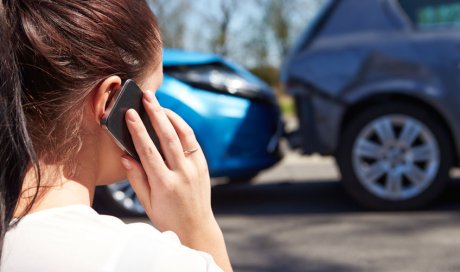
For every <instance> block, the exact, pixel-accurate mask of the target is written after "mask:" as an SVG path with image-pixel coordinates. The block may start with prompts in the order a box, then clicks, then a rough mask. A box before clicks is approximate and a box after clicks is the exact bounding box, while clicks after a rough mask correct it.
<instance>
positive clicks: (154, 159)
mask: <svg viewBox="0 0 460 272" xmlns="http://www.w3.org/2000/svg"><path fill="white" fill-rule="evenodd" d="M126 124H127V126H128V130H129V133H130V134H131V138H132V139H133V143H134V147H135V148H136V151H137V153H138V155H139V158H140V159H141V162H142V165H143V167H144V170H145V172H147V174H148V175H149V176H156V175H161V174H162V173H164V172H166V171H168V168H167V167H166V165H165V163H164V161H163V158H162V157H161V155H160V152H159V151H158V149H157V148H156V146H155V144H154V143H153V141H152V139H151V138H150V136H149V134H148V132H147V129H146V128H145V126H144V123H142V119H141V118H140V116H139V114H138V113H137V112H136V111H135V110H132V109H130V110H128V111H127V112H126Z"/></svg>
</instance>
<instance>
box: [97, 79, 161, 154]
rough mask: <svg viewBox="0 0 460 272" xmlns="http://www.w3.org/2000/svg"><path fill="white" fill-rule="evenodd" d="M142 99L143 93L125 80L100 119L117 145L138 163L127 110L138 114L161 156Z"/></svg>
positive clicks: (134, 84)
mask: <svg viewBox="0 0 460 272" xmlns="http://www.w3.org/2000/svg"><path fill="white" fill-rule="evenodd" d="M142 97H143V92H142V90H141V89H140V88H139V86H138V85H137V84H136V82H135V81H134V80H132V79H129V80H127V81H126V82H125V83H124V84H123V86H122V87H121V89H120V91H119V93H118V94H116V95H115V97H114V99H113V100H112V102H111V103H110V105H109V106H108V107H107V110H106V114H105V115H104V116H103V117H102V118H101V125H102V126H103V127H104V128H106V129H107V131H108V132H109V134H110V135H111V136H112V137H113V138H114V140H115V142H116V143H117V145H118V146H119V147H120V148H121V149H122V150H124V151H125V152H126V153H128V154H129V155H130V156H131V157H133V158H134V159H135V160H137V161H139V162H140V159H139V155H138V154H137V152H136V148H135V147H134V143H133V140H132V138H131V134H130V133H129V130H128V127H127V125H126V120H125V115H126V112H127V111H128V110H129V109H134V110H136V111H137V112H138V113H139V116H140V117H141V119H142V122H143V123H144V126H145V128H146V129H147V132H148V134H149V136H150V138H151V139H152V141H153V143H154V144H155V146H156V147H157V148H158V150H159V151H160V154H161V149H160V143H159V140H158V137H157V135H156V133H155V130H154V129H153V127H152V123H151V122H150V119H149V117H148V115H147V112H146V111H145V108H144V104H143V103H142Z"/></svg>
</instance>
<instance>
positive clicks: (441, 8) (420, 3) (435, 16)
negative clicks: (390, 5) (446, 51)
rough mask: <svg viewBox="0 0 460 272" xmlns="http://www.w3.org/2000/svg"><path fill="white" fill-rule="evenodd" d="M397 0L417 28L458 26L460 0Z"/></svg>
mask: <svg viewBox="0 0 460 272" xmlns="http://www.w3.org/2000/svg"><path fill="white" fill-rule="evenodd" d="M399 2H400V4H401V7H402V9H403V10H404V12H406V14H407V16H408V17H409V19H410V20H411V21H412V22H413V23H414V25H415V26H416V27H417V28H420V29H437V28H460V0H400V1H399Z"/></svg>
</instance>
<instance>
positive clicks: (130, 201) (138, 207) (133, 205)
mask: <svg viewBox="0 0 460 272" xmlns="http://www.w3.org/2000/svg"><path fill="white" fill-rule="evenodd" d="M107 188H108V189H109V193H110V195H111V196H112V198H113V199H114V200H115V202H117V203H118V204H119V205H120V206H121V207H123V208H125V209H126V210H128V211H130V212H132V213H136V214H144V213H145V210H144V207H142V204H141V203H140V202H139V199H138V198H137V196H136V193H135V192H134V190H133V188H132V187H131V184H129V181H127V180H124V181H121V182H118V183H115V184H111V185H108V186H107Z"/></svg>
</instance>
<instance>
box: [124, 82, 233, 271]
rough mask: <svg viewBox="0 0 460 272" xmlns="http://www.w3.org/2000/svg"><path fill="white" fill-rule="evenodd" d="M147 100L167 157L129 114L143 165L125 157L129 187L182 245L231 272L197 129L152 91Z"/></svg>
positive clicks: (131, 112) (154, 220)
mask: <svg viewBox="0 0 460 272" xmlns="http://www.w3.org/2000/svg"><path fill="white" fill-rule="evenodd" d="M143 102H144V107H145V109H146V111H147V113H148V115H149V118H150V120H151V122H152V126H153V128H154V129H155V132H156V133H157V136H158V138H159V140H160V144H161V149H162V152H163V156H164V158H163V157H162V156H161V155H160V152H159V151H158V149H157V148H156V147H155V145H154V143H153V141H152V140H151V139H150V137H149V135H148V133H147V130H146V129H145V126H144V125H143V123H142V120H141V119H140V117H139V115H138V114H137V112H136V111H134V110H129V111H128V112H127V113H126V123H127V125H128V129H129V131H130V133H131V136H132V138H133V142H134V145H135V147H136V150H137V153H138V154H139V157H140V159H141V162H142V165H141V164H139V163H138V162H136V161H135V160H134V159H132V158H130V157H128V156H124V157H122V163H123V165H124V167H125V168H126V170H127V176H128V179H129V181H130V183H131V186H132V187H133V189H134V191H135V192H136V194H137V197H138V198H139V201H140V202H141V203H142V205H143V206H144V208H145V211H146V213H147V215H148V216H149V218H150V220H151V221H152V223H153V224H154V225H155V226H156V227H157V228H158V229H159V230H160V231H167V230H172V231H174V232H175V233H176V234H177V235H178V236H179V238H180V239H181V241H182V243H183V244H184V245H187V246H189V247H191V248H195V249H198V250H203V251H207V252H208V253H211V254H212V255H214V258H215V259H216V262H217V263H218V264H220V265H221V267H222V268H224V269H225V270H231V266H230V262H229V261H228V255H227V252H226V248H225V242H224V240H223V236H222V232H221V231H220V228H219V226H218V225H217V223H216V220H215V218H214V214H213V212H212V209H211V183H210V177H209V171H208V166H207V163H206V159H205V157H204V154H203V151H202V150H201V148H200V145H199V143H198V141H197V140H196V138H195V135H194V133H193V130H192V129H191V128H190V126H188V125H187V123H186V122H185V121H184V120H182V118H180V117H179V116H178V115H177V114H175V113H173V112H172V111H169V110H166V109H163V108H162V107H161V106H160V104H159V103H158V101H157V99H156V97H155V96H154V94H153V93H152V92H151V91H147V92H145V94H144V99H143Z"/></svg>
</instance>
